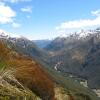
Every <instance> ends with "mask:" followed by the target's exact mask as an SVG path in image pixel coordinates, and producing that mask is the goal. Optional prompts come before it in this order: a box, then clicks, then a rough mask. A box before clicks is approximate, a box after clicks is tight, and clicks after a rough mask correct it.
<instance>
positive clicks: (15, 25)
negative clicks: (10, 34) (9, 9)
mask: <svg viewBox="0 0 100 100" xmlns="http://www.w3.org/2000/svg"><path fill="white" fill-rule="evenodd" d="M20 26H21V25H20V24H19V23H15V22H13V23H12V27H13V28H19V27H20Z"/></svg>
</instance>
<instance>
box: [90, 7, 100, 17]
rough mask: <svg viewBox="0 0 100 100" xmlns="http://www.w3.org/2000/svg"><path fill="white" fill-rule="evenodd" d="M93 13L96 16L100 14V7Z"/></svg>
mask: <svg viewBox="0 0 100 100" xmlns="http://www.w3.org/2000/svg"><path fill="white" fill-rule="evenodd" d="M91 13H92V14H93V15H95V16H100V9H98V10H96V11H91Z"/></svg>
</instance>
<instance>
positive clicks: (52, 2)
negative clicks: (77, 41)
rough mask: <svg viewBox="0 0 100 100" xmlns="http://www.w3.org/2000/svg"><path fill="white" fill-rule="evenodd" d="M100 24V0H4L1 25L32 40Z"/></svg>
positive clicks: (0, 4) (0, 8)
mask: <svg viewBox="0 0 100 100" xmlns="http://www.w3.org/2000/svg"><path fill="white" fill-rule="evenodd" d="M96 27H100V0H0V29H3V30H5V31H7V32H9V33H12V34H15V35H18V36H19V35H20V36H24V37H26V38H28V39H31V40H38V39H53V38H55V37H57V36H59V35H61V34H69V33H70V32H72V31H78V30H80V29H92V28H96Z"/></svg>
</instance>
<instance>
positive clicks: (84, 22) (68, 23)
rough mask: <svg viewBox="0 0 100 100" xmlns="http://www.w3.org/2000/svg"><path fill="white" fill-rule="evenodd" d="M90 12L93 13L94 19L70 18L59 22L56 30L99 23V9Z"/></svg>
mask: <svg viewBox="0 0 100 100" xmlns="http://www.w3.org/2000/svg"><path fill="white" fill-rule="evenodd" d="M92 14H93V15H95V18H94V19H79V20H71V21H66V22H63V23H61V24H60V25H59V26H57V27H56V30H57V31H61V30H66V29H67V30H68V29H81V28H86V27H93V26H98V25H100V10H98V11H94V12H93V11H92Z"/></svg>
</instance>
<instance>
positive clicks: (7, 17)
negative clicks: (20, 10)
mask: <svg viewBox="0 0 100 100" xmlns="http://www.w3.org/2000/svg"><path fill="white" fill-rule="evenodd" d="M15 16H16V12H15V11H14V10H12V9H11V8H10V7H9V6H7V5H5V4H4V3H0V23H1V24H6V23H11V22H13V18H14V17H15Z"/></svg>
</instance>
